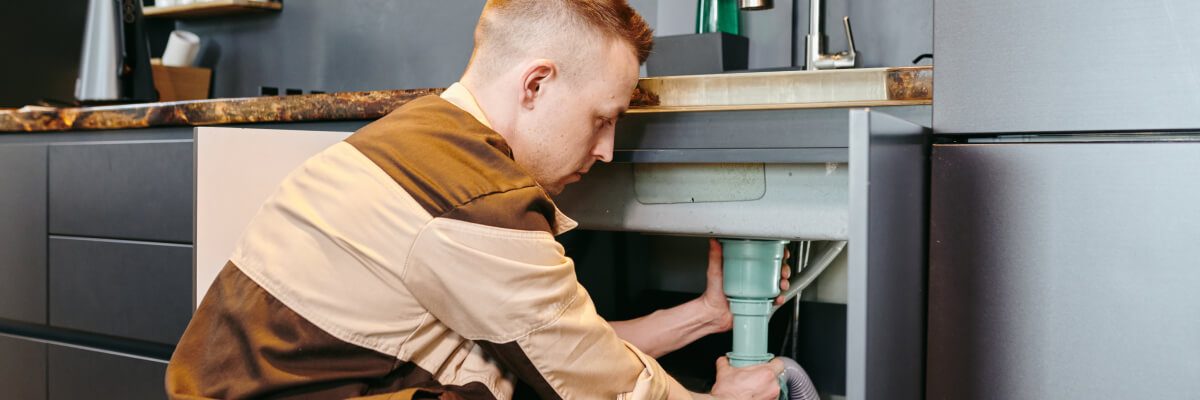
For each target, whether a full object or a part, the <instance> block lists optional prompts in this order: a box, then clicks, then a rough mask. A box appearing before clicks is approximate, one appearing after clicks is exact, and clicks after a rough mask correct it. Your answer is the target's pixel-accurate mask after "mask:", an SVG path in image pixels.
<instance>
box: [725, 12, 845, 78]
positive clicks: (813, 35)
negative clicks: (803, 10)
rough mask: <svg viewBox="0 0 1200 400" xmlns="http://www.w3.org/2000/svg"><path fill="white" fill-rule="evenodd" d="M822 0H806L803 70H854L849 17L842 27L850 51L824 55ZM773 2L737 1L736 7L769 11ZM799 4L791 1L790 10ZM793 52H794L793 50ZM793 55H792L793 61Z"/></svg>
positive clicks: (794, 28) (793, 27) (793, 29)
mask: <svg viewBox="0 0 1200 400" xmlns="http://www.w3.org/2000/svg"><path fill="white" fill-rule="evenodd" d="M822 1H824V0H808V36H807V40H806V42H807V46H806V47H807V50H805V54H804V69H806V70H817V69H834V68H854V64H855V59H856V57H857V56H858V52H857V51H855V50H854V34H853V33H851V32H850V17H842V26H844V27H845V28H846V43H847V44H849V47H850V49H849V50H847V51H843V52H840V53H836V54H825V47H826V46H825V45H826V43H825V34H824V33H822V32H821V31H822V29H821V28H822V27H823V26H824V25H825V18H824V15H823V12H822V11H821V2H822ZM773 3H774V2H773V1H771V0H739V1H738V7H739V8H741V9H742V10H746V11H751V10H769V9H771V8H773V7H774V4H773ZM796 3H799V1H797V0H793V2H792V4H793V6H792V8H793V9H794V8H795V6H796V5H797V4H796ZM795 33H796V24H795V23H793V24H792V37H795V36H796V35H795ZM793 51H794V50H793ZM794 59H795V53H793V60H794Z"/></svg>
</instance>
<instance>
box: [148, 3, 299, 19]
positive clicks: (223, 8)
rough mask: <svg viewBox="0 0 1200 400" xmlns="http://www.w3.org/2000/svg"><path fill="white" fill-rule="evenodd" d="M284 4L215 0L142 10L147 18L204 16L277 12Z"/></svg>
mask: <svg viewBox="0 0 1200 400" xmlns="http://www.w3.org/2000/svg"><path fill="white" fill-rule="evenodd" d="M281 10H283V4H282V3H279V2H276V1H252V0H213V1H206V2H203V3H192V4H184V5H178V6H168V7H146V8H145V9H143V10H142V14H144V15H145V16H146V17H147V18H178V19H188V18H202V17H212V16H219V15H232V14H246V13H263V12H277V11H281Z"/></svg>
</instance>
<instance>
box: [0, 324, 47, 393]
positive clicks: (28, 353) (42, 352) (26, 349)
mask: <svg viewBox="0 0 1200 400" xmlns="http://www.w3.org/2000/svg"><path fill="white" fill-rule="evenodd" d="M0 397H4V398H6V399H28V400H44V399H45V398H46V345H45V344H42V343H38V342H33V341H29V340H25V339H18V338H14V337H8V336H0Z"/></svg>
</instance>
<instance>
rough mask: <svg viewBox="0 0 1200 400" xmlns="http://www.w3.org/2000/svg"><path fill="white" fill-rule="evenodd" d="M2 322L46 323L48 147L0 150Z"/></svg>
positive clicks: (26, 146) (34, 146)
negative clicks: (11, 320)
mask: <svg viewBox="0 0 1200 400" xmlns="http://www.w3.org/2000/svg"><path fill="white" fill-rule="evenodd" d="M0 221H2V222H0V318H7V319H14V320H18V321H22V322H32V323H39V324H44V323H46V146H43V145H3V146H0Z"/></svg>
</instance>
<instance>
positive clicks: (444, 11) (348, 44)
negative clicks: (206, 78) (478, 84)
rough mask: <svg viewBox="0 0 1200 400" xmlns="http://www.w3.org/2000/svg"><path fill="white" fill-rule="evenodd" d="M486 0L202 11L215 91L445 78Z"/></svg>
mask: <svg viewBox="0 0 1200 400" xmlns="http://www.w3.org/2000/svg"><path fill="white" fill-rule="evenodd" d="M482 9H483V1H479V0H439V1H428V0H422V1H396V0H344V1H328V0H287V1H286V2H285V3H284V9H283V12H281V13H279V14H270V15H254V16H243V17H234V18H220V19H209V20H196V21H181V22H179V23H178V24H177V27H178V28H180V29H185V30H188V31H192V32H195V33H196V34H198V35H200V37H201V38H202V40H203V41H204V42H205V43H204V46H203V48H202V50H201V51H202V54H201V59H200V63H201V64H202V65H203V66H207V67H213V68H214V78H213V80H214V81H213V96H215V97H240V96H253V95H257V94H258V88H259V87H260V86H271V87H279V88H297V89H302V90H304V91H306V92H307V91H309V90H322V91H329V92H334V91H351V90H376V89H398V88H421V87H445V86H448V85H450V84H451V83H454V82H455V81H456V80H457V79H458V77H459V76H460V75H461V74H462V72H463V70H464V68H466V65H467V60H468V59H469V58H470V55H471V48H472V45H473V41H472V32H473V31H474V27H475V22H476V20H477V19H478V18H479V12H480V11H481V10H482Z"/></svg>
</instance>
